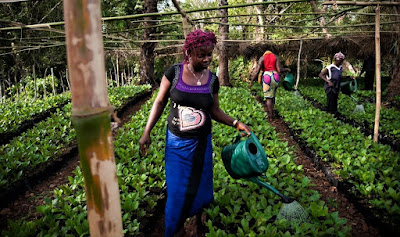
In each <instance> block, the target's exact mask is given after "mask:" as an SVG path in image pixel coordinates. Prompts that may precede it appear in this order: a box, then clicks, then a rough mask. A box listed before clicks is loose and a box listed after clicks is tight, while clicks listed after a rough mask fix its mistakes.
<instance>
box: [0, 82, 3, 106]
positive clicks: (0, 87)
mask: <svg viewBox="0 0 400 237" xmlns="http://www.w3.org/2000/svg"><path fill="white" fill-rule="evenodd" d="M0 80H1V79H0ZM0 102H1V103H3V80H1V82H0Z"/></svg>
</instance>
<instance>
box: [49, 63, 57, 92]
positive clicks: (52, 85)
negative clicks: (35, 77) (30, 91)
mask: <svg viewBox="0 0 400 237" xmlns="http://www.w3.org/2000/svg"><path fill="white" fill-rule="evenodd" d="M50 71H51V88H52V89H53V96H56V88H55V86H54V71H53V68H50Z"/></svg>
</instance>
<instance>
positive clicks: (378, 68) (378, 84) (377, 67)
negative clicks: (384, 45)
mask: <svg viewBox="0 0 400 237" xmlns="http://www.w3.org/2000/svg"><path fill="white" fill-rule="evenodd" d="M380 12H381V11H380V6H379V5H377V6H376V14H375V51H376V53H375V61H376V65H375V73H376V108H375V125H374V141H375V142H378V132H379V114H380V110H381V39H380V32H379V30H380V29H379V28H380V21H379V20H380V19H379V18H380Z"/></svg>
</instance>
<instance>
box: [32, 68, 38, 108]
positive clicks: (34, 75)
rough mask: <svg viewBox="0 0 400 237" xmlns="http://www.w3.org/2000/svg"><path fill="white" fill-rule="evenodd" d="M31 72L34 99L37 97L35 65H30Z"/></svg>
mask: <svg viewBox="0 0 400 237" xmlns="http://www.w3.org/2000/svg"><path fill="white" fill-rule="evenodd" d="M32 74H33V87H34V91H35V95H34V100H36V99H37V94H38V93H37V90H38V88H37V81H36V69H35V65H32Z"/></svg>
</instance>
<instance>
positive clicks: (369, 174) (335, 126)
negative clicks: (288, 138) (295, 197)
mask: <svg viewBox="0 0 400 237" xmlns="http://www.w3.org/2000/svg"><path fill="white" fill-rule="evenodd" d="M276 108H277V109H278V111H279V113H280V114H281V116H282V117H283V119H284V121H285V122H287V123H288V124H289V126H290V128H291V129H292V130H294V131H295V133H296V134H297V135H298V136H299V137H300V139H302V140H303V141H304V142H305V143H306V145H307V147H308V148H310V149H312V150H313V151H315V153H316V154H317V156H318V157H319V159H320V160H322V161H324V162H327V163H328V164H329V166H330V168H332V170H333V172H334V173H335V174H336V175H337V176H338V179H339V180H340V181H343V182H346V183H349V184H350V185H351V187H352V188H351V189H350V190H348V191H349V192H351V193H353V194H354V195H355V196H358V197H360V198H362V199H363V200H364V201H365V202H366V203H368V204H369V206H371V207H372V208H373V209H374V210H377V212H382V213H384V215H383V216H380V217H379V218H380V220H388V222H390V223H391V224H395V223H399V221H400V181H399V180H400V167H399V166H398V165H396V164H398V163H399V161H400V153H397V152H394V151H392V150H391V149H390V147H389V146H387V145H382V144H378V143H375V142H373V141H372V140H371V137H365V136H364V134H363V133H361V132H360V129H359V128H355V127H353V126H351V125H349V124H345V123H342V122H340V121H338V120H337V119H335V118H334V117H333V115H331V114H329V113H326V112H324V111H321V110H319V109H316V108H315V107H314V106H313V105H312V104H311V102H310V101H307V100H304V99H303V98H301V97H299V96H296V95H295V94H293V93H292V92H287V91H284V90H279V95H278V96H277V103H276ZM388 216H389V217H390V218H388Z"/></svg>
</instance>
